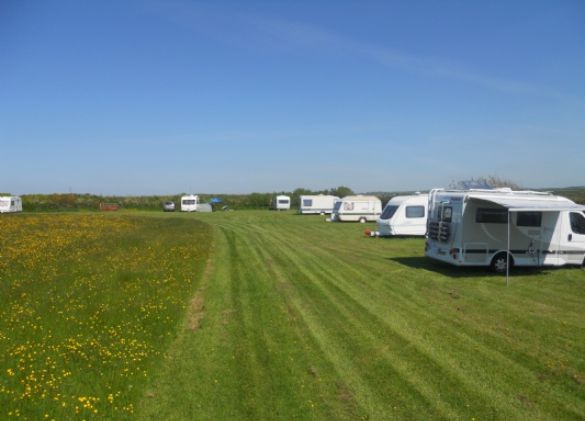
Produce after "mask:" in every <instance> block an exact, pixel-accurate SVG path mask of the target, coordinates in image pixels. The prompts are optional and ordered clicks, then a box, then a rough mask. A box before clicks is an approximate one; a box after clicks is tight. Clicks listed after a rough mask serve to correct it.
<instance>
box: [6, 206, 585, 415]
mask: <svg viewBox="0 0 585 421" xmlns="http://www.w3.org/2000/svg"><path fill="white" fill-rule="evenodd" d="M51 217H55V216H43V217H40V218H51ZM59 217H61V216H59ZM68 217H71V218H76V217H77V218H78V217H80V216H77V215H72V216H68ZM83 217H84V218H98V217H102V219H105V220H109V219H108V218H103V216H100V215H93V216H92V215H88V216H83ZM112 218H113V219H118V217H115V218H114V217H111V218H110V219H112ZM119 219H120V221H126V222H128V221H129V222H130V223H131V226H130V227H126V228H123V229H122V228H121V229H120V230H119V231H117V232H113V231H111V230H110V231H108V230H105V232H103V233H100V234H99V235H98V236H97V237H96V239H95V240H91V241H97V242H100V243H101V241H102V239H103V238H106V239H108V240H107V241H109V242H110V243H108V244H110V247H108V252H107V253H106V254H109V253H111V254H112V255H119V256H125V253H126V252H127V251H128V250H131V251H132V252H133V253H135V254H136V255H142V254H143V252H145V247H150V248H151V250H150V251H148V252H146V253H145V254H144V257H143V258H141V260H140V261H141V264H140V265H139V267H133V268H132V269H131V270H130V269H127V268H126V267H125V266H126V265H125V264H120V265H114V266H111V267H110V265H109V264H106V263H105V262H106V260H104V254H103V253H104V251H103V250H102V252H97V251H94V252H89V251H88V253H89V254H87V255H86V257H85V259H83V258H82V262H80V263H79V265H80V270H79V271H78V272H75V271H69V270H67V269H66V268H67V265H65V263H59V264H60V265H61V266H59V267H61V269H59V270H57V272H59V271H60V273H62V275H63V276H64V278H60V277H59V276H58V275H56V274H53V272H52V271H51V270H50V269H49V267H48V266H46V265H41V266H42V267H43V268H45V269H43V271H44V272H45V271H46V272H47V273H46V274H45V275H44V276H46V277H48V278H47V279H48V280H50V279H55V280H57V279H59V280H60V282H62V283H63V288H61V289H58V290H55V291H54V292H53V295H52V296H53V297H62V296H65V297H66V296H67V295H68V294H77V295H75V297H77V299H76V300H74V301H73V302H74V303H77V305H78V306H82V305H85V306H90V305H94V302H95V303H97V302H98V301H99V299H100V298H99V297H100V296H101V295H104V296H106V297H104V298H102V299H103V300H106V301H107V302H108V303H109V309H110V311H112V312H114V311H117V313H116V317H117V318H118V317H123V316H124V317H125V312H123V311H122V310H120V307H121V308H125V307H124V303H126V302H127V300H128V299H129V298H131V297H134V296H135V295H136V294H137V293H138V291H139V290H141V288H140V287H139V286H140V285H142V284H141V282H143V279H146V278H151V277H154V278H157V279H158V278H160V277H162V274H163V273H166V272H168V270H169V269H168V268H167V269H165V270H162V268H163V267H165V268H166V267H167V266H168V265H170V266H171V267H172V268H173V269H172V270H173V271H174V272H173V273H174V274H175V278H176V279H175V280H176V282H174V283H173V285H172V286H169V287H166V288H165V287H164V286H163V285H161V284H155V285H153V286H152V288H150V289H149V292H148V293H145V297H143V298H142V299H141V300H147V301H148V300H151V302H153V303H158V302H161V301H165V300H168V299H169V298H168V297H174V298H172V299H173V300H174V302H175V303H177V305H176V307H173V309H174V312H173V313H172V315H171V316H169V319H165V318H164V317H163V318H162V319H160V318H159V319H157V318H156V317H155V318H154V320H151V323H147V324H146V325H145V327H144V329H145V332H156V333H155V334H150V333H149V334H146V333H144V336H141V338H142V341H144V343H148V344H149V346H151V347H152V348H153V349H156V351H155V352H152V353H150V354H149V358H148V361H145V362H144V363H141V364H139V367H140V370H139V371H137V374H136V376H134V377H133V380H132V382H130V381H128V382H127V383H124V381H125V380H124V378H123V377H120V376H118V377H116V376H117V374H116V373H118V371H116V370H117V369H116V368H112V374H110V376H113V377H111V380H104V379H103V378H100V374H99V373H100V371H102V370H104V369H109V368H108V367H109V366H107V367H106V366H104V367H100V368H96V369H94V370H93V371H92V370H89V371H88V372H89V373H93V374H92V376H93V377H90V378H87V379H86V378H85V376H86V375H85V374H84V373H85V372H80V371H74V374H73V375H71V376H70V377H68V380H67V381H69V382H71V384H70V385H69V386H70V387H71V388H72V389H71V390H74V389H75V387H77V388H78V390H80V391H84V390H85V389H83V385H84V382H86V380H90V381H89V382H88V383H91V386H92V387H93V388H95V389H96V390H99V391H101V392H100V393H102V396H104V395H105V393H106V392H107V390H109V389H108V387H110V386H111V384H112V382H114V381H115V382H118V383H116V385H117V387H118V389H120V390H122V392H121V394H120V396H119V398H120V399H125V402H126V405H129V404H132V405H133V408H136V411H135V413H134V415H135V416H136V417H137V418H139V419H177V420H178V419H392V418H396V419H413V418H414V419H439V418H452V419H473V418H475V419H486V418H489V419H579V418H585V308H584V306H583V303H584V302H585V271H584V270H583V269H574V268H566V269H559V270H543V271H531V270H528V271H526V270H525V271H521V272H518V273H516V274H515V275H514V276H513V277H512V278H511V282H510V286H509V287H506V285H505V280H504V279H503V277H501V276H492V275H489V274H488V273H487V272H486V271H484V270H468V269H460V268H452V267H449V266H444V265H441V264H438V263H434V262H432V261H430V260H428V259H426V258H425V257H424V256H423V249H424V240H422V239H371V238H366V237H364V236H363V234H362V232H363V230H364V228H365V226H364V225H360V224H329V223H324V222H323V218H322V217H311V216H297V215H294V214H291V213H275V212H267V211H249V212H223V213H214V214H199V215H185V214H166V215H162V214H148V215H146V214H145V215H140V216H121V217H119ZM0 221H2V220H0ZM199 222H202V223H203V224H201V223H199ZM1 223H2V222H0V224H1ZM40 223H41V221H39V224H40ZM22 229H23V230H25V231H26V230H27V229H36V230H37V231H38V232H43V230H44V228H42V227H41V226H40V225H39V226H37V227H36V228H30V227H26V226H25V227H23V228H22ZM156 233H158V234H156ZM161 233H162V234H161ZM192 235H194V236H199V238H200V239H201V238H203V237H205V238H208V237H211V238H213V241H212V242H209V241H205V244H212V245H211V246H210V249H209V250H199V249H197V251H195V252H194V253H195V255H196V256H197V257H193V259H191V258H187V259H181V258H178V256H177V255H176V253H175V252H174V250H173V249H172V247H174V246H177V244H188V243H189V242H188V238H189V237H190V236H192ZM144 237H146V238H150V239H151V240H152V241H154V242H155V243H156V244H155V245H153V244H151V242H149V241H142V240H141V238H144ZM79 241H84V240H83V239H80V240H79ZM147 244H149V246H147ZM72 249H75V247H73V248H72ZM187 252H188V251H187V250H185V253H187ZM207 252H209V259H208V260H207V264H206V267H205V269H204V270H203V261H204V260H205V259H204V257H206V256H207V255H206V253H207ZM13 253H16V251H13ZM100 253H102V254H100ZM73 256H75V254H73V255H72V256H70V257H67V259H69V258H71V259H73ZM117 259H121V260H120V262H121V261H124V262H126V263H127V264H130V265H131V262H132V259H130V258H124V259H123V258H122V257H119V258H116V259H113V261H115V262H117V261H118V260H117ZM2 261H3V260H0V262H2ZM107 261H108V262H109V261H110V260H107ZM83 262H84V263H83ZM49 266H50V265H49ZM100 268H101V269H100ZM37 269H38V267H37ZM37 269H35V268H34V265H33V266H31V267H28V266H26V267H22V268H20V267H18V268H14V269H11V270H12V272H11V275H10V277H9V278H6V277H5V276H6V275H5V274H4V272H2V273H3V275H2V276H3V278H2V287H1V288H2V290H0V291H1V292H0V293H1V294H2V295H1V297H2V303H6V302H10V303H17V304H19V303H20V304H22V300H23V299H22V298H19V297H20V295H19V294H18V293H17V292H14V291H12V289H11V288H8V287H6V286H5V284H6V279H9V282H8V284H10V283H14V282H16V279H21V278H23V277H24V278H26V276H24V275H19V274H24V273H26V270H29V271H32V272H31V273H36V272H35V270H37ZM102 270H103V271H104V273H103V274H101V275H100V273H102V272H101V271H102ZM138 271H139V272H140V275H136V272H138ZM86 272H88V273H93V274H94V275H93V277H92V278H91V279H93V280H94V281H93V283H92V285H95V286H94V287H92V289H91V290H85V291H83V290H79V291H78V290H74V291H75V292H74V293H72V292H70V290H69V288H70V286H72V285H73V286H76V285H78V284H81V285H85V284H84V283H83V282H82V281H81V282H80V281H79V279H80V277H81V279H83V274H84V273H86ZM150 274H158V275H152V276H151V275H150ZM53 275H54V277H53V278H51V276H53ZM183 278H189V279H190V282H187V283H183V282H182V279H183ZM124 285H129V286H128V287H125V286H124ZM25 286H27V288H28V289H26V288H25ZM67 286H69V287H67ZM22 288H24V289H23V291H28V292H29V293H30V291H31V290H32V289H34V288H35V284H34V283H33V282H32V281H31V282H30V283H29V284H26V285H25V284H23V286H22ZM104 289H105V290H104ZM113 291H115V292H116V293H115V294H113ZM39 293H40V294H41V296H47V291H45V292H44V293H41V292H39ZM84 294H87V295H84ZM113 295H115V297H116V298H114V297H113ZM146 297H148V298H146ZM55 299H57V298H55ZM59 299H62V300H65V298H59ZM165 302H166V301H165ZM38 305H39V306H40V307H39V309H38V310H37V313H35V314H39V315H41V314H43V315H45V314H46V313H48V314H50V313H51V310H50V308H48V307H42V306H41V305H40V304H38ZM5 307H6V309H5V310H4V312H5V313H6V312H7V313H6V314H7V315H12V314H13V313H12V312H13V310H11V307H9V306H5ZM74 308H75V307H74ZM115 309H117V310H115ZM127 311H128V310H126V312H127ZM73 314H75V313H73ZM83 314H86V316H89V315H90V314H94V313H91V312H89V313H88V312H86V313H83ZM157 314H158V313H157ZM5 317H6V316H5V315H4V314H3V317H2V319H1V320H4V318H5ZM112 317H113V316H112ZM116 320H117V319H116ZM129 320H130V321H131V323H136V324H137V325H140V326H142V325H141V321H142V318H141V317H140V315H139V313H136V314H134V316H133V317H131V318H130V319H129ZM113 321H114V319H108V318H103V317H100V318H99V319H98V320H96V321H95V322H94V323H95V328H94V329H95V330H97V331H100V330H101V329H103V326H107V325H108V324H109V323H111V322H113ZM57 322H58V320H57V319H55V318H49V319H47V321H46V325H47V326H52V325H53V324H54V323H57ZM1 323H4V322H1ZM129 323H130V322H129ZM1 326H2V329H1V330H0V332H2V334H3V335H4V337H0V352H2V354H0V355H4V357H0V362H1V363H0V367H2V370H3V371H2V372H1V373H0V376H1V377H0V384H2V385H4V386H6V384H7V381H10V380H11V378H9V377H7V376H6V375H5V371H4V370H5V368H4V367H6V362H7V361H9V360H10V358H9V357H7V356H6V350H7V349H9V348H8V347H6V344H7V343H10V344H12V346H14V345H16V344H18V343H23V342H24V341H26V340H37V341H38V340H39V338H42V337H43V335H44V333H43V332H38V331H35V330H34V329H32V330H31V329H29V328H28V327H27V328H26V329H25V330H26V334H24V333H22V336H19V335H21V333H19V330H18V329H12V330H8V331H7V330H6V327H5V325H4V324H2V325H1ZM83 326H85V325H83ZM126 326H127V327H128V329H130V332H132V331H133V330H132V329H135V328H134V327H133V328H131V326H134V325H132V324H128V325H124V326H122V328H121V329H120V332H125V331H126ZM164 332H167V333H168V334H167V335H166V336H165V335H164V334H163V335H162V336H161V334H162V333H164ZM157 334H158V335H159V336H156V335H157ZM45 336H46V335H45ZM91 337H92V336H91V332H89V333H88V336H87V338H88V340H89V338H91ZM157 338H160V341H158V340H156V339H157ZM163 350H164V353H163V352H162V351H163ZM67 361H69V360H67ZM80 364H81V365H80V367H81V368H83V367H84V365H83V364H85V362H83V361H82V362H80ZM112 367H113V366H112ZM110 368H111V367H110ZM144 374H146V376H144ZM108 381H109V382H110V383H108ZM106 384H108V385H109V386H108V387H106ZM128 384H132V385H134V386H133V388H132V389H128ZM69 386H68V387H69ZM0 387H1V386H0ZM63 387H65V386H63ZM72 393H73V392H72ZM76 393H77V392H76ZM84 393H85V392H84ZM96 395H97V394H96ZM0 399H5V400H4V401H0V407H1V408H2V410H4V409H5V408H8V406H6V405H5V404H4V403H12V402H14V399H13V397H11V396H8V397H6V396H4V395H3V394H2V393H0ZM102 399H104V398H102ZM100 402H102V403H103V401H100ZM37 403H38V401H28V402H24V403H20V405H21V406H20V410H21V412H24V411H28V412H27V413H28V414H32V415H31V417H33V418H35V415H36V414H40V413H41V412H38V411H37V409H36V408H35V405H36V404H37ZM103 405H104V406H105V407H107V405H105V403H103ZM100 408H101V407H100ZM35 411H37V412H35ZM126 413H127V412H124V411H118V412H111V413H110V414H109V416H112V417H114V418H117V417H119V415H121V414H126ZM62 414H64V412H57V413H56V415H61V417H62ZM99 414H102V413H101V412H100V413H99Z"/></svg>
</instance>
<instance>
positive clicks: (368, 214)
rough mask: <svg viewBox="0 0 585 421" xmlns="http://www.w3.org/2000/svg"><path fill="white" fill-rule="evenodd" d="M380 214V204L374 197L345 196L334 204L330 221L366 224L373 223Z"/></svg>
mask: <svg viewBox="0 0 585 421" xmlns="http://www.w3.org/2000/svg"><path fill="white" fill-rule="evenodd" d="M381 213H382V202H381V201H380V199H378V198H377V197H376V196H364V195H361V194H360V195H356V196H345V197H344V198H343V199H341V200H339V201H337V202H335V206H334V207H333V212H332V213H331V220H332V221H341V222H361V223H364V222H368V221H371V222H373V221H375V220H376V219H378V218H379V217H380V214H381Z"/></svg>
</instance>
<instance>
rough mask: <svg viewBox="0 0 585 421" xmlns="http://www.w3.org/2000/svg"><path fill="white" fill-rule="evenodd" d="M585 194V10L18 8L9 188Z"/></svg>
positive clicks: (2, 80)
mask: <svg viewBox="0 0 585 421" xmlns="http://www.w3.org/2000/svg"><path fill="white" fill-rule="evenodd" d="M479 175H496V176H499V177H503V178H509V179H512V180H514V181H516V182H517V183H519V184H521V185H524V186H529V187H539V186H543V187H544V186H568V185H585V2H583V1H581V0H574V1H569V0H550V1H534V0H530V1H401V2H391V1H359V2H358V1H261V2H259V1H245V2H242V1H209V2H195V1H186V0H185V1H183V0H171V1H166V0H160V1H157V0H152V1H104V0H99V1H44V0H43V1H40V0H39V1H26V0H25V1H20V0H14V1H11V0H3V1H1V2H0V191H6V192H12V193H15V194H23V193H34V192H39V193H48V192H67V191H69V190H70V189H71V190H72V191H74V192H90V193H98V194H99V193H101V194H164V193H175V192H182V191H193V192H196V193H197V192H199V193H203V192H217V193H220V192H223V193H236V192H252V191H280V190H290V189H293V188H295V187H307V188H313V189H321V188H327V187H333V186H338V185H347V186H349V187H351V188H353V189H354V190H356V191H374V190H386V191H395V190H413V189H420V190H422V189H428V188H431V187H445V186H446V185H447V184H449V183H450V182H451V181H453V180H459V179H463V178H468V177H471V176H479Z"/></svg>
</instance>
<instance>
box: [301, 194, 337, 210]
mask: <svg viewBox="0 0 585 421" xmlns="http://www.w3.org/2000/svg"><path fill="white" fill-rule="evenodd" d="M300 199H301V204H300V207H299V213H300V214H302V215H307V214H319V215H324V214H326V213H331V212H333V206H334V205H335V202H337V201H338V200H339V197H337V196H328V195H323V194H319V195H308V196H301V197H300Z"/></svg>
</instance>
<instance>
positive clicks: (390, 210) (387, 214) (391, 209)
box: [380, 205, 398, 219]
mask: <svg viewBox="0 0 585 421" xmlns="http://www.w3.org/2000/svg"><path fill="white" fill-rule="evenodd" d="M396 209H398V206H396V205H388V206H386V207H385V208H384V212H382V215H381V216H380V219H390V218H392V217H393V216H394V214H395V213H396Z"/></svg>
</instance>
